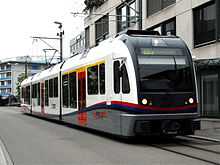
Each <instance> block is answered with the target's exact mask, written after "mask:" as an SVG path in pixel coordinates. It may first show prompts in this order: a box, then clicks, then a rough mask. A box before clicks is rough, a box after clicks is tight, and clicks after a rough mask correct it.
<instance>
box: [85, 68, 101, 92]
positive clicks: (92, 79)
mask: <svg viewBox="0 0 220 165" xmlns="http://www.w3.org/2000/svg"><path fill="white" fill-rule="evenodd" d="M87 72H88V73H87V76H88V77H87V80H88V94H89V95H95V94H98V66H97V65H96V66H92V67H89V68H88V69H87Z"/></svg>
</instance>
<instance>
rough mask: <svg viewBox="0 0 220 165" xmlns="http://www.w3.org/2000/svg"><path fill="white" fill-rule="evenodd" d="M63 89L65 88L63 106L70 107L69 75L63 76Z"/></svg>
mask: <svg viewBox="0 0 220 165" xmlns="http://www.w3.org/2000/svg"><path fill="white" fill-rule="evenodd" d="M62 87H63V88H62V89H63V107H65V108H68V107H69V82H68V75H63V77H62Z"/></svg>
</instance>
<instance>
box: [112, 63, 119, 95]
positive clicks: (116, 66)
mask: <svg viewBox="0 0 220 165" xmlns="http://www.w3.org/2000/svg"><path fill="white" fill-rule="evenodd" d="M113 67H114V91H115V93H120V68H119V67H120V62H119V61H114V64H113Z"/></svg>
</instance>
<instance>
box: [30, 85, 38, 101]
mask: <svg viewBox="0 0 220 165" xmlns="http://www.w3.org/2000/svg"><path fill="white" fill-rule="evenodd" d="M31 90H32V98H33V99H34V98H36V94H37V92H36V84H33V85H32V87H31Z"/></svg>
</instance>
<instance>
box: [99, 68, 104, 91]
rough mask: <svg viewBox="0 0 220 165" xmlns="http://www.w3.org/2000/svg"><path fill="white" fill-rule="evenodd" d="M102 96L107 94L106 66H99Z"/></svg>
mask: <svg viewBox="0 0 220 165" xmlns="http://www.w3.org/2000/svg"><path fill="white" fill-rule="evenodd" d="M99 84H100V94H105V64H100V65H99Z"/></svg>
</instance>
